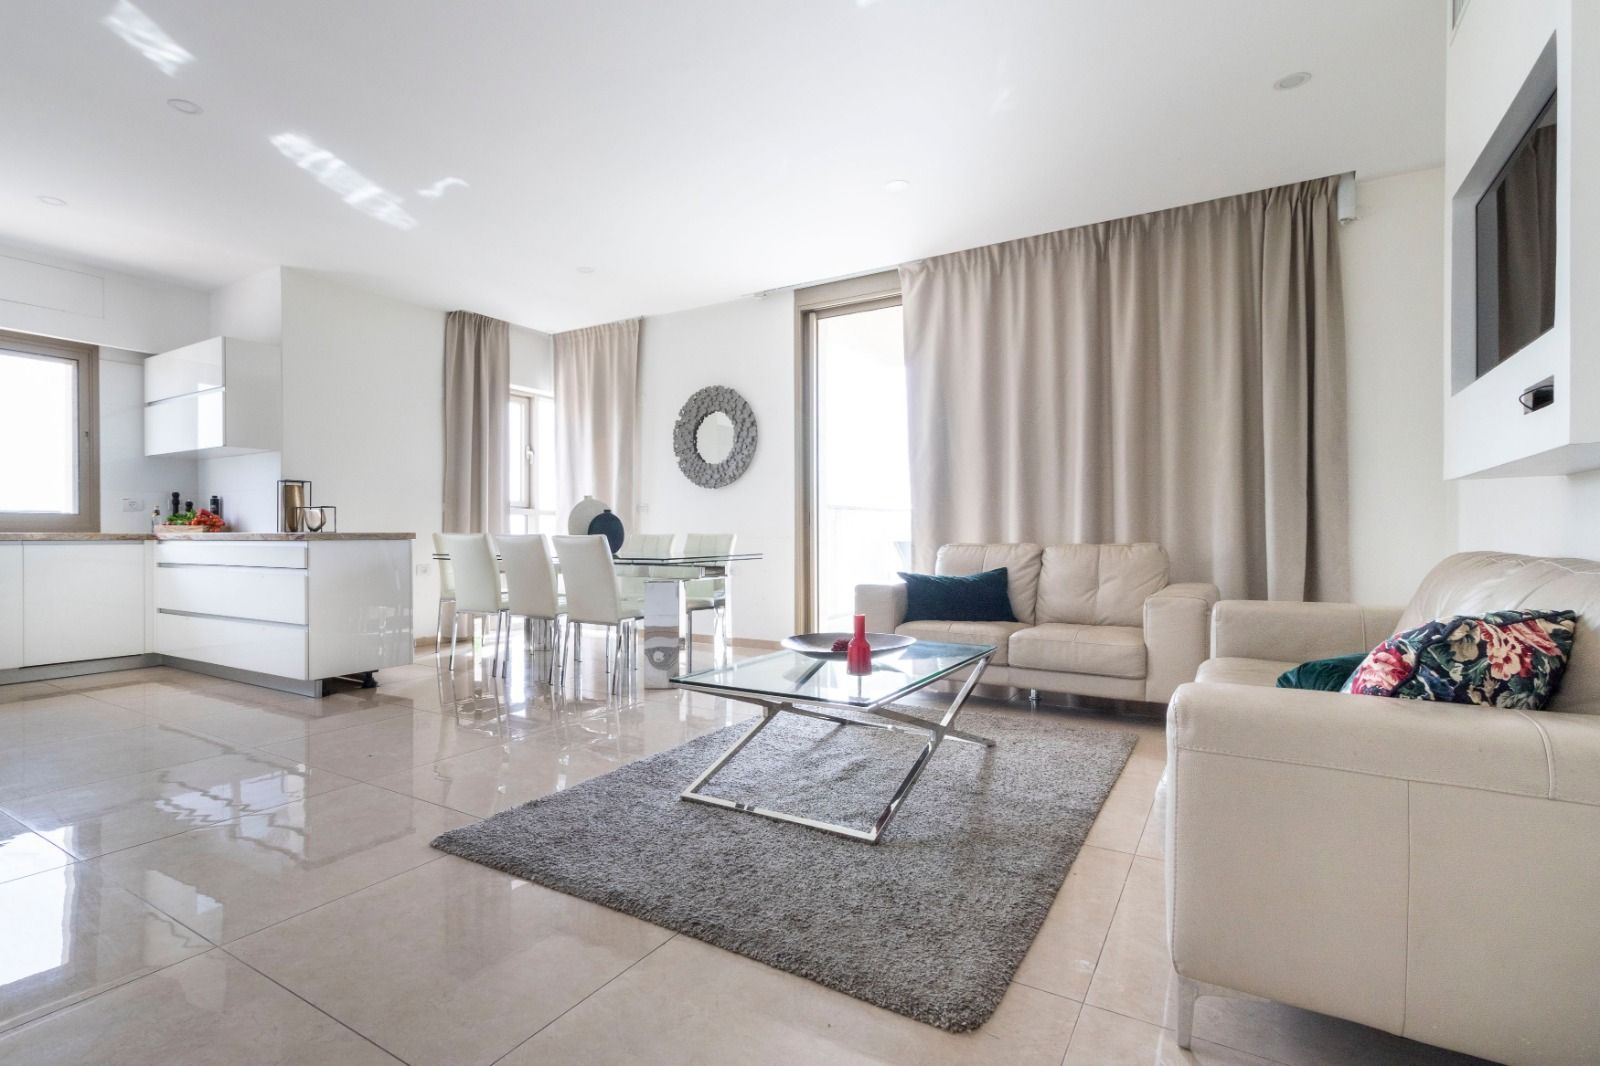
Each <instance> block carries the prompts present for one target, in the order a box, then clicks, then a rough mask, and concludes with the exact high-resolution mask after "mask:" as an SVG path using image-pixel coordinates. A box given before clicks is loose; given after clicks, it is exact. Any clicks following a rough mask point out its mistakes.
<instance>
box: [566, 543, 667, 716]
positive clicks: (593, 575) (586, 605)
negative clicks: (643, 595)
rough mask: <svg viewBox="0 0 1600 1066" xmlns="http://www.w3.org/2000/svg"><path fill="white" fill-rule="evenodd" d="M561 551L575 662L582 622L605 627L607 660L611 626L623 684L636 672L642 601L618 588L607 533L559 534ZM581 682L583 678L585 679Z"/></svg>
mask: <svg viewBox="0 0 1600 1066" xmlns="http://www.w3.org/2000/svg"><path fill="white" fill-rule="evenodd" d="M552 540H553V541H554V543H555V549H556V556H557V558H559V559H560V560H561V581H562V584H563V585H565V586H566V590H567V630H568V635H567V637H566V638H565V639H566V640H567V642H568V643H570V644H571V645H572V661H573V662H574V663H577V662H579V661H580V657H579V651H578V645H579V644H580V643H581V642H582V640H583V627H584V626H586V625H594V626H602V627H604V629H605V633H606V665H607V668H608V669H609V668H610V665H611V631H612V630H613V629H615V630H616V632H617V655H616V658H617V667H616V669H614V670H611V686H612V688H613V689H615V688H617V687H618V686H619V685H620V684H621V678H622V676H623V673H624V671H625V670H626V671H627V672H628V673H631V672H632V670H633V667H634V660H635V657H636V649H635V643H636V641H635V637H636V634H635V629H636V628H637V623H638V622H639V621H640V620H641V619H642V618H643V616H644V612H643V610H642V608H643V604H642V603H641V602H640V601H639V600H635V599H624V598H623V596H622V593H621V591H620V590H619V588H618V587H617V567H616V563H615V561H613V559H612V558H611V545H610V544H608V543H607V542H606V538H604V537H600V536H594V537H554V538H552ZM580 683H581V678H580Z"/></svg>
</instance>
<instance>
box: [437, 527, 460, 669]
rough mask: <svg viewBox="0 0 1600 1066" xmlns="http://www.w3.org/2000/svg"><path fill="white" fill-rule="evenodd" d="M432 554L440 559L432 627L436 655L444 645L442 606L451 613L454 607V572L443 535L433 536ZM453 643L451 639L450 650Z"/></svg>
mask: <svg viewBox="0 0 1600 1066" xmlns="http://www.w3.org/2000/svg"><path fill="white" fill-rule="evenodd" d="M433 554H434V555H437V556H440V557H441V558H439V559H438V560H436V561H437V562H438V564H439V614H438V617H437V618H436V619H435V620H434V627H433V650H434V654H438V652H439V645H441V644H443V643H444V605H445V604H447V603H448V604H449V605H450V610H451V612H452V613H454V612H455V607H456V572H455V569H454V568H453V567H452V566H451V565H450V549H449V548H447V547H445V543H444V534H443V533H435V534H434V535H433ZM454 643H455V642H454V638H452V639H451V644H452V650H454Z"/></svg>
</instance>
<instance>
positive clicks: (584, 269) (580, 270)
mask: <svg viewBox="0 0 1600 1066" xmlns="http://www.w3.org/2000/svg"><path fill="white" fill-rule="evenodd" d="M578 273H580V274H593V273H594V267H579V268H578Z"/></svg>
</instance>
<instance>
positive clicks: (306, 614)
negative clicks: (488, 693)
mask: <svg viewBox="0 0 1600 1066" xmlns="http://www.w3.org/2000/svg"><path fill="white" fill-rule="evenodd" d="M414 539H415V534H412V533H248V532H238V533H207V532H201V531H190V530H185V529H174V530H165V529H163V530H160V531H158V532H156V533H154V534H149V533H145V534H140V533H0V684H5V683H10V682H17V681H32V680H42V679H48V678H55V677H68V676H72V675H75V674H85V673H96V672H99V671H103V670H117V669H126V668H128V667H131V666H142V665H157V664H167V665H171V666H176V667H180V668H183V669H188V670H194V671H197V672H200V673H206V674H212V675H215V676H219V677H227V678H231V679H234V680H240V681H246V682H249V683H251V684H257V685H263V686H265V687H268V688H274V689H280V690H283V691H287V692H296V693H299V694H301V695H306V696H320V695H322V692H323V686H324V682H325V681H327V680H328V679H330V678H335V677H348V676H361V677H369V678H370V675H371V673H372V672H373V671H376V670H380V669H383V668H385V667H391V666H400V665H404V664H406V663H409V662H411V661H412V656H413V645H412V629H411V545H410V544H409V543H408V542H409V541H411V540H414Z"/></svg>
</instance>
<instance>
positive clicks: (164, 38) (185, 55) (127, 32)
mask: <svg viewBox="0 0 1600 1066" xmlns="http://www.w3.org/2000/svg"><path fill="white" fill-rule="evenodd" d="M100 23H101V25H103V26H105V27H106V28H107V29H109V30H110V31H111V32H112V33H114V34H116V35H117V36H118V37H121V38H122V39H123V40H124V41H126V42H128V47H130V48H132V49H133V50H134V51H136V52H138V53H139V54H140V55H142V56H144V57H145V58H146V59H148V60H149V61H150V62H152V63H154V64H155V65H156V66H157V67H158V68H160V70H161V73H163V74H165V75H166V76H167V77H169V78H170V77H172V76H174V75H175V74H177V73H178V68H179V67H181V66H183V65H184V64H185V63H193V62H194V56H193V55H192V54H191V53H190V52H189V50H188V49H187V48H185V47H184V46H183V45H181V44H179V43H178V42H177V41H174V40H173V39H172V38H171V37H170V36H168V35H167V31H166V30H164V29H162V28H161V27H160V26H157V25H156V22H155V19H152V18H151V17H150V16H149V15H146V14H145V13H144V12H143V11H140V10H139V9H138V8H137V7H135V6H134V5H133V4H131V3H129V2H128V0H117V5H116V6H115V7H113V8H112V9H111V14H109V15H107V16H106V17H105V18H103V19H101V20H100Z"/></svg>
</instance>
